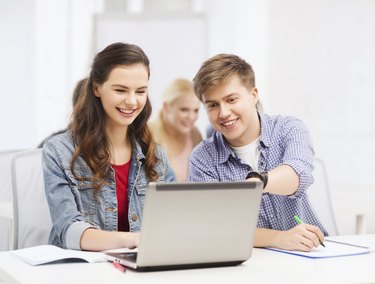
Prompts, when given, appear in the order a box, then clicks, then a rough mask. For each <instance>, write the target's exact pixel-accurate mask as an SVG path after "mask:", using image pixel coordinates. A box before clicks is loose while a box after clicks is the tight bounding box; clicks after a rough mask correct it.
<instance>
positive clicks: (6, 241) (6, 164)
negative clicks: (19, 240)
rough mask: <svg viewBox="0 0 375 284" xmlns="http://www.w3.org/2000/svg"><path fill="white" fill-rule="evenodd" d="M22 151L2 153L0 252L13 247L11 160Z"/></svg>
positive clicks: (0, 155)
mask: <svg viewBox="0 0 375 284" xmlns="http://www.w3.org/2000/svg"><path fill="white" fill-rule="evenodd" d="M18 152H20V150H7V151H0V251H5V250H10V249H12V245H13V238H12V234H13V203H12V176H11V171H10V169H11V160H12V158H13V156H14V155H15V154H16V153H18Z"/></svg>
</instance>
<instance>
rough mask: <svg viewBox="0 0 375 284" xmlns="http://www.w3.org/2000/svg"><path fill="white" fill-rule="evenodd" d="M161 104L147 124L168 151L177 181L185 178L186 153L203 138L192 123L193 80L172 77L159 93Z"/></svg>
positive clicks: (196, 107) (195, 112) (196, 109)
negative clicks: (160, 94)
mask: <svg viewBox="0 0 375 284" xmlns="http://www.w3.org/2000/svg"><path fill="white" fill-rule="evenodd" d="M162 101H163V106H162V109H161V110H160V112H159V114H158V116H157V117H156V118H155V119H154V120H152V121H151V122H150V123H149V126H150V130H151V132H152V135H153V138H154V140H155V142H156V143H158V144H160V145H161V146H162V147H163V148H164V149H165V150H166V152H167V154H168V158H169V161H170V163H171V166H172V169H173V171H174V172H175V175H176V179H177V181H180V182H184V181H187V176H188V164H189V156H190V154H191V151H192V150H193V148H194V147H195V146H196V145H197V144H198V143H199V142H200V141H201V140H202V136H201V134H200V132H199V130H198V129H197V127H196V126H194V123H195V122H196V120H197V119H198V112H199V106H200V102H199V100H198V99H197V97H196V95H195V93H194V89H193V83H192V81H190V80H187V79H183V78H178V79H175V80H173V81H172V82H171V83H170V84H169V86H168V87H167V88H166V89H165V91H164V93H163V95H162Z"/></svg>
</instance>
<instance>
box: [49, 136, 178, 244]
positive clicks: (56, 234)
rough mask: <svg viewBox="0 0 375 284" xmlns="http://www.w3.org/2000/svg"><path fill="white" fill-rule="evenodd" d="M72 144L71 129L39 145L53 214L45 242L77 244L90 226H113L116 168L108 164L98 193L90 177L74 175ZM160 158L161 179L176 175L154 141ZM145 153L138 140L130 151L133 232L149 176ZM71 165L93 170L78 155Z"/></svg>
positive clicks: (137, 228) (83, 172)
mask: <svg viewBox="0 0 375 284" xmlns="http://www.w3.org/2000/svg"><path fill="white" fill-rule="evenodd" d="M74 149H75V144H74V142H73V138H72V134H71V132H70V131H68V132H66V133H63V134H60V135H57V136H54V137H53V138H51V139H50V140H49V141H48V142H46V143H45V144H44V146H43V155H42V164H43V175H44V183H45V191H46V196H47V201H48V204H49V209H50V212H51V219H52V223H53V225H52V230H51V233H50V236H49V243H50V244H53V245H56V246H59V247H63V248H69V249H77V250H80V249H81V247H80V240H81V236H82V234H83V232H84V231H85V230H86V229H88V228H92V227H94V228H98V229H102V230H106V231H117V197H116V182H115V172H114V170H113V169H112V170H111V172H112V173H111V176H110V178H109V180H108V182H107V183H106V184H105V185H104V186H103V187H102V188H100V190H99V191H98V194H97V198H94V194H93V193H94V189H93V187H92V184H91V182H90V181H78V180H77V179H76V178H75V177H74V176H73V173H72V170H71V167H70V162H71V160H72V157H73V153H74ZM156 155H157V157H158V158H159V160H160V162H159V163H158V164H157V166H156V171H157V173H158V174H159V181H165V182H169V181H175V175H174V173H173V170H172V169H171V167H170V165H169V162H168V158H167V155H166V153H165V152H164V150H163V149H162V148H161V147H159V146H157V151H156ZM144 159H145V155H144V154H143V152H142V150H141V147H140V145H138V144H136V145H135V147H134V148H133V151H132V157H131V163H130V170H129V178H128V200H129V213H128V220H129V226H130V231H131V232H137V231H140V226H141V221H142V212H143V205H144V198H145V193H146V189H147V185H148V182H149V180H148V178H147V176H146V174H145V168H144V165H143V162H144ZM75 170H76V174H77V176H85V177H91V176H92V175H93V174H92V171H91V170H90V168H89V167H88V165H87V164H86V162H85V161H84V160H83V159H82V158H81V157H79V158H78V159H77V162H76V165H75Z"/></svg>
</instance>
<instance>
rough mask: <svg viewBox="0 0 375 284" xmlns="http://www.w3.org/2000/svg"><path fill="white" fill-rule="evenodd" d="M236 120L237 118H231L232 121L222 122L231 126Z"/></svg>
mask: <svg viewBox="0 0 375 284" xmlns="http://www.w3.org/2000/svg"><path fill="white" fill-rule="evenodd" d="M235 122H236V119H233V120H230V121H226V122H223V123H222V124H223V125H224V126H231V125H233V124H234V123H235Z"/></svg>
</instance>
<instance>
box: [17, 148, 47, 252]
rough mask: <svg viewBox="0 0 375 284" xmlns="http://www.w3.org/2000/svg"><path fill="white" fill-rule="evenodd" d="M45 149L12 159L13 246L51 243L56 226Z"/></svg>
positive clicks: (24, 246)
mask: <svg viewBox="0 0 375 284" xmlns="http://www.w3.org/2000/svg"><path fill="white" fill-rule="evenodd" d="M41 157H42V149H34V150H30V151H25V152H22V153H19V154H16V155H15V156H14V157H13V159H12V168H11V172H12V183H13V184H12V186H13V214H14V232H13V235H14V242H13V249H21V248H26V247H31V246H36V245H42V244H47V243H48V236H49V233H50V230H51V227H52V222H51V216H50V212H49V208H48V203H47V199H46V196H45V190H44V180H43V170H42V160H41Z"/></svg>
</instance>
